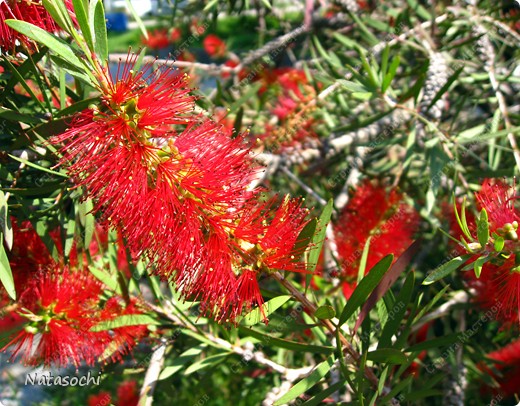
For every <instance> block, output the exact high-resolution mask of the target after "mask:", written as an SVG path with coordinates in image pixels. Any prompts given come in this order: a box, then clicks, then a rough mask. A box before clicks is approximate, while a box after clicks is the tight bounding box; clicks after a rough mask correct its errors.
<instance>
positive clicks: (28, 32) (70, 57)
mask: <svg viewBox="0 0 520 406" xmlns="http://www.w3.org/2000/svg"><path fill="white" fill-rule="evenodd" d="M5 23H6V24H7V25H8V26H9V27H11V28H12V29H14V30H16V31H18V32H19V33H20V34H23V35H25V36H27V37H29V38H30V39H32V40H34V41H36V42H39V43H40V44H43V45H45V46H46V47H47V48H49V49H50V50H52V51H53V52H54V53H56V54H57V55H59V56H60V57H61V58H63V59H64V60H66V61H67V62H69V63H70V64H72V65H73V66H75V67H76V68H78V69H80V70H81V71H85V69H86V68H85V66H84V65H83V64H82V63H81V61H80V60H79V58H78V57H77V56H76V54H75V53H74V51H73V50H72V48H71V46H70V45H69V44H68V43H67V42H65V41H64V40H62V39H61V38H58V37H56V36H54V35H52V34H49V33H48V32H47V31H45V30H43V29H41V28H40V27H36V26H35V25H32V24H29V23H27V22H25V21H19V20H5Z"/></svg>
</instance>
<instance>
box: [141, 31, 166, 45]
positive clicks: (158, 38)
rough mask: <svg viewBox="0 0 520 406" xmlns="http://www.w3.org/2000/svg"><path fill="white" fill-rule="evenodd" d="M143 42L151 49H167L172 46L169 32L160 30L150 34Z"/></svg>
mask: <svg viewBox="0 0 520 406" xmlns="http://www.w3.org/2000/svg"><path fill="white" fill-rule="evenodd" d="M141 42H142V44H143V45H144V46H146V47H148V48H150V49H162V48H167V47H168V46H169V45H170V37H169V36H168V30H166V29H158V30H153V31H152V32H149V33H148V38H145V37H143V38H142V39H141Z"/></svg>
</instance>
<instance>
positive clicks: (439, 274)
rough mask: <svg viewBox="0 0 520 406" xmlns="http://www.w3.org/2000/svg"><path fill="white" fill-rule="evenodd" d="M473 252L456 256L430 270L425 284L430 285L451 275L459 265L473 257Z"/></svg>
mask: <svg viewBox="0 0 520 406" xmlns="http://www.w3.org/2000/svg"><path fill="white" fill-rule="evenodd" d="M471 257H472V255H471V254H466V255H462V256H460V257H455V258H453V259H451V260H450V261H448V262H446V263H445V264H442V265H440V266H439V267H437V268H436V269H435V270H433V271H432V272H430V273H429V274H428V276H426V278H425V279H424V281H423V283H422V284H423V285H430V284H432V283H434V282H437V281H438V280H440V279H442V278H444V277H445V276H447V275H449V274H450V273H452V272H453V271H455V270H456V269H457V268H458V267H459V266H461V265H462V264H463V263H464V262H466V261H467V260H468V259H469V258H471Z"/></svg>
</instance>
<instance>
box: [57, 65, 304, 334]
mask: <svg viewBox="0 0 520 406" xmlns="http://www.w3.org/2000/svg"><path fill="white" fill-rule="evenodd" d="M166 72H167V73H164V72H159V73H158V75H157V76H156V77H155V78H154V79H151V80H150V82H147V81H145V79H144V76H143V73H137V74H135V73H132V72H131V71H130V68H127V67H125V68H124V69H123V72H119V73H118V76H121V77H122V79H121V80H119V81H117V82H116V83H113V82H112V81H111V79H110V78H109V77H108V76H107V77H106V81H107V82H108V84H107V85H106V94H104V95H103V96H102V100H103V102H104V106H103V107H102V108H101V109H98V108H92V109H90V110H89V111H86V112H83V113H82V114H81V115H80V116H79V118H78V119H77V120H76V121H74V122H73V123H72V125H71V127H70V129H69V130H68V131H66V132H65V133H64V134H62V135H61V136H59V137H56V138H55V139H54V141H55V142H65V143H66V146H65V147H64V148H63V152H64V159H63V160H62V163H63V162H70V163H71V165H70V168H69V172H70V173H71V175H72V176H73V178H75V180H76V183H77V184H78V185H81V186H85V189H86V191H87V195H88V196H89V197H90V198H92V199H93V200H94V202H95V206H94V208H95V211H101V212H102V213H103V216H104V220H105V221H106V222H107V224H108V225H109V226H111V227H113V228H116V229H118V230H120V231H121V234H122V236H123V238H124V239H125V241H126V242H127V245H128V248H129V250H130V252H131V253H132V255H133V256H134V257H138V256H142V255H145V256H146V257H148V258H149V259H150V264H151V265H153V272H155V273H157V274H158V275H160V276H161V277H162V278H163V279H167V280H169V281H173V282H175V284H176V286H177V288H178V289H179V290H180V292H181V294H182V296H183V297H185V298H190V299H196V300H200V301H201V302H202V305H201V306H202V307H203V309H204V311H205V312H206V314H208V315H213V316H214V317H215V318H216V319H217V320H218V321H224V320H228V319H230V320H231V321H233V319H234V318H235V317H236V315H238V314H239V313H240V312H241V311H242V309H243V308H244V306H245V308H247V307H248V306H251V305H253V304H254V303H260V300H261V296H260V297H255V298H254V299H253V298H250V297H249V296H247V295H246V296H247V297H246V299H243V300H242V302H241V303H242V304H239V305H238V307H237V308H229V309H228V308H225V306H227V305H228V304H229V303H231V301H230V299H229V298H230V297H232V296H233V295H236V294H237V292H238V291H239V290H240V291H243V289H245V287H244V286H251V279H245V278H246V277H245V276H243V274H244V272H245V271H244V270H251V271H252V272H255V273H260V272H270V270H272V269H284V270H288V271H304V270H305V267H304V266H303V264H302V263H300V262H299V261H298V259H299V257H300V256H301V252H293V249H294V245H295V243H296V241H297V238H298V235H299V233H300V231H301V230H302V228H303V227H304V226H305V224H306V220H305V217H306V215H307V210H306V209H303V208H302V207H301V203H300V202H298V201H296V200H289V199H286V200H284V202H283V203H282V205H281V206H280V207H279V208H278V209H276V210H273V209H272V208H271V206H272V204H273V202H274V200H273V201H271V202H268V203H261V204H259V203H258V202H257V198H258V194H259V193H260V191H259V190H258V189H257V190H254V191H252V190H249V185H250V183H251V181H252V180H253V179H254V177H255V175H256V174H255V172H256V171H257V169H256V166H254V163H253V160H252V158H251V157H250V150H249V149H247V148H245V146H244V145H243V140H242V139H241V138H240V137H236V138H234V139H233V138H231V137H230V136H229V135H228V134H227V133H226V132H225V131H223V130H222V128H221V127H220V126H218V125H216V124H215V123H213V122H212V121H210V120H207V119H202V118H201V117H199V116H196V115H194V114H190V111H189V110H190V109H191V108H192V107H193V106H194V103H193V98H192V97H191V96H189V95H188V91H187V90H186V89H185V88H184V87H182V86H181V84H182V81H180V79H179V77H178V76H175V75H172V72H171V71H166ZM197 120H200V122H199V123H196V121H197ZM182 127H184V130H182ZM246 281H247V282H248V284H245V282H246ZM241 289H242V290H241ZM244 292H245V291H244ZM223 306H224V307H223ZM122 342H123V343H124V342H125V339H124V338H123V339H122Z"/></svg>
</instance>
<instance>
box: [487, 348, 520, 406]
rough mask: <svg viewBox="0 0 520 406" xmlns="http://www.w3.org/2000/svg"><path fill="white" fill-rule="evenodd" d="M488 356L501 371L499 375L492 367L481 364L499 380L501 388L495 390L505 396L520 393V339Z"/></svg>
mask: <svg viewBox="0 0 520 406" xmlns="http://www.w3.org/2000/svg"><path fill="white" fill-rule="evenodd" d="M487 357H488V358H490V359H491V360H493V361H494V366H495V368H496V369H497V370H498V371H500V373H501V376H498V375H497V374H496V373H493V371H491V369H490V368H488V367H486V366H484V365H483V366H481V369H482V370H484V371H485V373H487V374H490V375H492V376H493V378H494V379H495V380H496V381H497V382H498V384H499V388H498V389H497V390H496V391H495V392H496V393H497V394H500V395H501V396H502V397H504V398H507V397H510V396H513V395H515V394H520V389H519V388H520V366H519V365H520V340H516V341H514V342H512V343H511V344H508V345H506V346H505V347H503V348H500V349H498V350H496V351H493V352H491V353H489V354H487Z"/></svg>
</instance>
